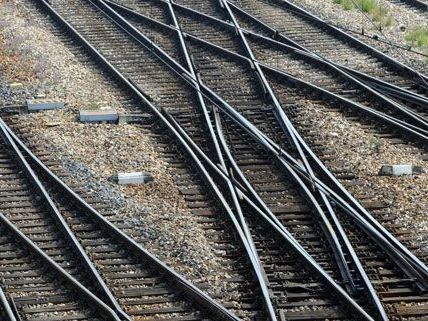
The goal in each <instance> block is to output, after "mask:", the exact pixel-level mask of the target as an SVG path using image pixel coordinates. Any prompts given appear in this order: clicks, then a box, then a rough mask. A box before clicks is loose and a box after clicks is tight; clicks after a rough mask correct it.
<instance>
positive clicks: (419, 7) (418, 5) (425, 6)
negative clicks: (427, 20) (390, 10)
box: [389, 0, 428, 14]
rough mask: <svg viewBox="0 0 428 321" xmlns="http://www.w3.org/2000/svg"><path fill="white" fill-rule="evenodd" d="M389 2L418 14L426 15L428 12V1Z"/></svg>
mask: <svg viewBox="0 0 428 321" xmlns="http://www.w3.org/2000/svg"><path fill="white" fill-rule="evenodd" d="M389 2H391V3H394V4H397V5H400V6H403V5H404V6H405V7H406V8H408V9H411V10H413V11H415V12H418V13H424V14H426V13H427V12H428V2H427V1H426V0H389Z"/></svg>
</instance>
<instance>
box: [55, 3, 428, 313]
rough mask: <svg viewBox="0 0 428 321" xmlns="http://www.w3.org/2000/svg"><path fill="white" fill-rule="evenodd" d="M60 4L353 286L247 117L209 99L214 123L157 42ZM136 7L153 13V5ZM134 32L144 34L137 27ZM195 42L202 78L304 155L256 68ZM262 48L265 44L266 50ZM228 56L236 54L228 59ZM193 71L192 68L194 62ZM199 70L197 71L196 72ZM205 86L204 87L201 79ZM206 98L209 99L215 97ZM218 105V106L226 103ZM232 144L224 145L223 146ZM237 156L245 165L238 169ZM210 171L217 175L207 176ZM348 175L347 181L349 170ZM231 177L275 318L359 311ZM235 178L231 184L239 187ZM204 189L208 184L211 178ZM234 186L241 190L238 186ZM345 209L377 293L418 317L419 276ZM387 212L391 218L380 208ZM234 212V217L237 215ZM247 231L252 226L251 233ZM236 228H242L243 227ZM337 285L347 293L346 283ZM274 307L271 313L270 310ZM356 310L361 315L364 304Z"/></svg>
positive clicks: (232, 46) (229, 40)
mask: <svg viewBox="0 0 428 321" xmlns="http://www.w3.org/2000/svg"><path fill="white" fill-rule="evenodd" d="M101 6H102V4H101ZM53 7H54V8H55V9H56V10H57V11H58V12H59V13H60V14H61V15H62V16H63V17H64V18H65V19H66V20H67V21H68V23H70V24H71V25H72V26H73V27H74V28H75V29H76V30H77V31H78V32H79V33H80V34H81V36H82V37H83V38H85V39H86V40H87V41H89V42H90V43H91V44H92V45H93V46H94V48H95V49H97V50H98V51H99V52H100V53H101V54H102V55H103V56H104V57H105V59H106V60H107V61H108V62H110V63H111V64H112V65H113V66H114V67H116V68H117V69H118V70H119V71H120V72H121V74H122V75H124V76H125V77H126V78H127V79H131V80H132V83H131V84H132V85H133V86H135V88H136V90H137V91H138V92H139V93H140V94H141V95H142V97H144V98H145V99H147V100H148V101H150V102H152V103H153V105H155V106H156V107H157V108H158V110H159V111H165V112H166V114H167V115H168V116H167V117H168V119H170V120H171V122H170V124H173V126H175V128H176V130H177V131H179V130H180V128H181V129H183V130H184V131H185V132H186V133H187V135H188V136H186V135H184V134H183V136H181V137H182V138H183V137H184V138H183V139H186V140H187V141H188V142H191V141H193V142H196V143H197V145H198V146H202V147H201V150H200V151H198V150H196V151H195V152H196V153H199V154H200V155H203V154H206V155H209V157H210V158H211V159H216V158H218V159H219V161H220V162H223V163H228V164H229V165H228V166H230V168H231V169H234V171H235V174H239V173H245V177H246V180H247V182H248V184H249V185H248V187H249V186H253V188H254V191H255V194H257V195H259V197H260V200H259V203H260V204H259V205H262V204H265V205H266V206H267V207H268V208H271V209H273V210H272V211H273V212H274V214H275V218H276V219H277V220H278V221H279V223H281V225H282V226H286V227H287V230H289V231H290V233H291V235H292V236H293V237H294V238H295V239H297V240H298V241H299V243H300V244H302V246H303V248H304V250H305V251H306V252H307V254H310V255H311V257H313V258H315V260H316V262H319V266H320V267H322V268H323V269H324V270H325V271H327V272H326V273H327V275H328V276H330V278H331V277H333V278H334V279H335V280H337V283H338V284H340V285H342V286H346V285H347V284H346V282H341V281H338V280H340V279H341V275H340V273H339V269H338V267H337V264H336V262H335V261H336V260H337V258H336V257H335V254H334V253H333V252H334V251H333V250H332V249H331V244H330V245H329V241H328V240H326V238H328V236H329V234H328V233H325V232H323V231H322V229H321V228H320V226H322V222H321V221H322V219H321V218H320V217H317V215H316V213H314V212H316V211H314V210H311V209H310V208H309V207H308V205H307V204H308V202H307V201H306V200H305V199H304V198H303V197H302V192H301V190H299V189H300V188H301V187H299V184H296V181H294V180H293V179H292V177H291V179H290V176H289V175H284V168H283V167H282V166H281V164H280V165H278V164H277V163H276V162H275V161H273V160H272V156H271V155H269V153H268V152H266V151H265V150H263V149H262V148H261V147H257V146H258V144H259V140H258V139H257V137H256V138H255V137H251V135H249V132H248V130H245V129H243V128H242V126H240V125H242V124H240V123H238V122H236V121H235V120H234V119H233V118H232V117H224V116H223V114H222V116H219V114H217V113H218V112H216V110H217V108H218V106H215V105H212V100H213V99H211V101H210V100H207V102H206V104H207V107H208V109H207V110H208V111H209V112H208V115H209V117H208V118H209V119H210V120H211V123H210V121H208V122H207V121H206V118H205V120H204V117H203V115H201V111H200V107H201V106H200V105H199V104H201V102H200V101H198V99H199V97H198V95H197V92H196V94H195V92H194V89H195V88H194V87H193V86H190V85H189V83H188V82H186V81H183V78H180V77H177V73H176V72H175V71H177V69H174V61H172V60H170V61H168V60H166V59H165V57H163V58H164V59H165V60H166V63H165V60H164V61H163V62H162V61H161V60H159V59H158V58H156V57H154V56H153V54H152V53H153V52H157V49H156V48H155V44H152V48H150V45H148V46H147V45H146V46H141V43H139V42H138V41H136V40H135V38H137V39H138V37H136V34H134V38H132V37H130V35H129V33H127V32H125V31H124V30H123V29H122V28H123V25H122V28H119V27H118V26H117V25H115V24H114V23H112V21H111V20H110V19H107V18H106V16H105V15H104V14H103V13H102V12H101V11H99V9H98V8H97V7H96V6H94V5H92V4H91V3H89V2H86V1H66V2H65V1H63V2H59V1H56V2H55V4H54V6H53ZM204 8H205V9H204V10H208V9H207V8H210V9H213V10H214V9H215V10H216V12H211V13H212V14H216V15H221V14H223V13H221V12H222V11H221V8H213V6H212V5H205V6H204ZM136 9H140V10H147V8H146V7H145V6H143V8H136ZM171 12H172V13H174V10H172V11H171V9H170V13H171ZM155 14H156V15H157V16H158V18H159V17H161V18H162V19H164V22H167V21H169V22H171V20H174V19H173V15H172V16H171V17H169V18H168V16H167V15H166V14H160V13H159V12H158V11H156V13H155ZM223 18H224V16H223ZM159 19H160V18H159ZM183 20H184V22H183ZM183 20H182V19H179V21H180V22H176V23H181V24H183V25H185V24H186V23H187V25H186V27H187V28H189V29H191V28H193V30H194V31H200V32H201V34H202V35H203V36H204V37H209V35H210V33H212V30H213V29H212V28H211V29H210V28H209V27H207V28H205V26H200V27H199V28H200V30H198V29H197V27H196V25H195V23H194V22H192V21H191V20H188V21H185V19H183ZM180 27H181V26H180ZM211 27H212V26H211ZM148 31H149V30H148ZM133 32H134V33H135V31H133ZM149 32H150V31H149ZM152 32H153V35H154V37H156V36H157V37H158V38H157V41H158V42H161V43H162V45H165V47H166V48H168V52H171V53H172V56H174V57H176V58H178V59H177V60H179V61H180V62H181V63H183V62H185V61H189V60H186V57H185V55H184V57H183V53H181V54H180V53H179V50H178V49H177V48H176V47H174V44H173V42H172V41H171V40H169V41H167V40H166V38H165V37H164V36H163V35H162V36H161V34H159V33H156V31H154V30H153V31H152ZM211 40H212V41H218V45H221V47H223V48H228V49H229V50H234V51H237V52H239V53H240V55H245V49H244V48H245V47H243V46H242V44H240V42H239V41H237V40H236V39H234V38H233V37H230V36H226V35H224V34H223V35H222V36H220V37H215V38H212V39H211ZM181 44H182V42H181ZM187 44H188V47H187V49H188V51H189V53H191V55H190V57H191V58H190V59H191V60H192V62H193V64H194V67H195V68H196V70H197V71H198V75H197V77H201V79H202V80H203V84H206V85H207V86H208V87H209V88H212V90H214V91H215V92H216V93H219V94H220V96H221V97H224V98H225V100H226V101H227V103H229V104H231V105H233V106H234V107H235V108H236V109H237V110H238V111H239V112H240V113H242V114H244V115H245V116H246V117H247V119H248V120H249V121H251V123H254V124H257V126H258V127H259V128H260V129H262V130H263V133H265V134H266V135H267V137H268V138H270V139H271V140H273V141H274V142H279V144H280V148H282V149H283V150H284V151H285V152H287V153H291V155H293V156H294V157H296V158H298V157H301V155H299V153H297V152H296V151H295V150H293V146H292V144H289V143H288V142H287V136H286V132H284V131H283V129H282V128H281V123H280V122H279V121H278V118H277V115H275V112H274V108H273V107H272V105H271V103H269V102H268V101H267V100H266V97H263V96H262V95H260V90H259V89H260V87H259V86H260V85H257V84H258V80H257V78H255V75H254V74H253V73H252V71H251V70H248V68H244V67H243V66H242V58H240V60H238V62H237V61H236V60H231V59H230V53H226V52H224V51H222V50H217V51H216V52H214V51H213V50H211V51H210V50H207V49H206V46H205V47H203V46H195V45H194V44H189V43H187ZM210 48H212V46H211V47H210ZM182 49H183V48H182ZM268 49H269V48H268ZM259 51H261V50H260V49H259ZM219 53H221V54H219ZM259 54H260V52H259ZM226 57H228V58H227V59H226ZM256 63H257V62H256ZM168 64H169V67H168ZM175 67H177V66H175ZM187 68H189V69H192V68H191V65H189V66H187ZM174 70H175V71H174ZM268 71H269V70H268ZM270 72H275V71H270ZM194 76H195V77H196V74H194ZM149 80H150V81H149ZM237 80H238V81H239V83H238V82H237ZM199 83H200V86H201V88H202V87H203V85H202V82H199ZM332 87H334V85H333V86H332ZM205 90H206V89H205ZM213 97H214V96H213ZM204 98H205V99H206V97H204ZM293 98H294V97H293ZM296 102H297V101H296V100H291V101H288V102H287V103H288V104H289V105H293V104H295V103H296ZM216 103H217V104H218V101H217V102H216ZM202 107H203V106H202ZM175 121H176V123H175ZM206 126H208V128H211V129H212V131H213V133H214V135H215V136H214V137H217V138H216V139H213V136H211V137H210V136H209V135H208V134H207V131H206ZM289 134H290V132H289ZM291 135H292V136H294V135H295V134H294V133H293V132H291ZM222 137H223V138H224V139H222ZM296 139H297V138H296ZM211 140H214V142H217V144H218V145H219V146H220V147H221V152H220V153H219V152H218V150H217V151H216V149H215V148H213V147H212V146H213V144H212V142H211ZM224 142H225V144H223V143H224ZM214 145H215V144H214ZM227 146H231V148H230V150H228V148H227ZM298 146H300V143H299V144H298ZM229 153H230V155H229ZM225 159H226V161H225ZM234 162H235V165H236V166H237V167H234V166H233V165H234V164H233V163H234ZM208 164H209V163H208ZM200 168H202V167H200ZM215 169H216V167H215V166H212V168H211V170H213V171H215ZM217 171H218V168H217ZM290 173H293V171H290ZM291 176H292V175H291ZM345 176H346V175H345ZM205 177H206V178H209V176H208V175H206V176H205ZM223 177H224V176H223ZM344 179H345V180H346V177H344ZM350 179H352V177H350ZM187 180H188V178H185V180H184V182H186V183H187ZM224 181H225V179H224V178H223V179H222V177H221V175H220V177H216V178H214V179H213V180H212V182H211V186H213V185H214V186H215V184H217V185H218V186H222V190H223V193H224V194H225V195H227V196H226V200H227V201H228V202H231V201H232V202H235V203H234V204H235V210H238V209H239V208H241V210H243V212H245V213H251V215H248V216H247V215H246V216H245V218H244V219H242V221H240V223H239V224H236V225H235V227H236V230H237V231H242V233H241V234H245V233H248V234H245V235H246V237H243V238H242V239H241V242H242V243H243V244H244V246H243V247H245V248H246V249H247V256H248V257H249V258H250V261H252V260H257V259H258V260H259V262H260V263H259V264H254V265H257V266H259V268H258V269H257V268H254V269H255V271H256V272H258V273H260V274H261V278H258V282H259V283H260V287H261V288H262V289H263V286H266V288H267V289H268V290H269V291H268V294H267V295H266V296H265V305H267V306H268V307H269V303H270V304H272V307H273V308H274V314H273V315H272V314H270V315H269V317H270V319H272V320H274V319H279V320H281V319H284V320H285V319H287V320H288V319H289V320H305V319H311V320H314V319H315V320H317V319H319V320H323V319H326V318H328V319H333V320H336V319H346V320H347V319H349V318H350V315H349V313H348V309H347V308H346V307H345V306H346V305H341V304H339V303H338V302H337V301H336V300H335V299H332V297H331V293H330V288H331V286H332V283H329V278H328V277H326V276H323V275H322V273H320V272H319V270H318V274H313V273H312V272H310V270H307V269H304V268H303V265H302V261H301V260H302V256H303V262H305V259H306V263H308V262H311V261H310V260H308V259H307V258H305V257H304V255H301V253H302V251H301V252H299V251H297V252H299V253H300V256H299V258H300V260H299V261H296V256H294V255H295V254H294V255H292V254H290V253H289V252H286V251H283V241H284V239H283V238H282V237H284V235H285V233H284V230H281V227H280V225H273V224H271V223H269V222H270V221H269V220H266V219H263V218H261V217H260V216H259V215H258V214H257V210H256V208H257V207H254V206H251V203H248V204H245V205H244V204H241V203H240V202H237V200H236V199H235V200H233V197H234V195H236V194H235V192H234V189H233V188H230V189H229V190H228V189H227V188H226V187H224ZM230 184H231V183H230ZM230 184H229V187H230V186H232V185H233V184H232V185H230ZM192 186H193V184H192ZM205 188H209V184H208V186H206V187H205ZM234 188H235V189H236V186H235V187H234ZM214 191H215V190H214ZM214 194H215V193H214ZM191 195H192V194H191ZM193 195H195V194H193ZM238 195H239V194H238ZM320 195H322V194H320ZM319 197H322V196H319ZM231 199H232V200H231ZM217 201H218V200H217ZM220 203H221V202H220ZM225 203H227V202H223V205H224V206H226V205H225ZM326 206H327V205H326ZM322 210H323V211H326V212H328V211H329V210H328V208H327V209H326V208H322ZM345 212H346V210H345V211H343V212H342V211H341V210H340V209H339V210H338V215H339V216H340V218H341V221H342V222H344V223H343V228H344V229H345V231H346V234H347V235H349V238H350V241H351V242H352V243H353V244H354V247H355V251H356V252H357V253H358V257H359V258H360V259H361V261H362V262H363V266H364V268H365V270H366V272H367V274H368V275H369V278H370V279H371V280H372V281H373V280H375V281H373V283H374V285H375V288H376V290H377V293H378V294H381V295H380V297H381V299H382V301H383V307H385V308H386V310H387V313H388V315H389V317H390V318H391V319H394V318H400V317H406V316H414V315H415V314H412V313H414V311H419V312H421V313H423V309H422V311H421V309H420V308H415V310H414V311H413V310H412V309H411V308H410V309H408V310H407V311H408V312H407V313H408V315H406V313H402V311H401V310H400V309H399V308H397V307H401V306H400V302H403V300H405V298H404V297H407V296H408V297H412V298H413V299H412V300H416V301H421V302H424V301H425V298H424V297H423V295H421V294H420V293H419V292H418V291H417V289H415V287H414V283H415V280H414V279H411V278H407V277H406V276H405V275H404V274H403V271H400V268H398V267H397V266H396V264H395V263H394V262H393V260H391V258H390V257H388V256H387V255H385V254H384V252H383V251H382V250H381V249H380V248H379V247H378V246H376V245H375V244H373V242H372V241H371V240H369V238H367V236H365V234H362V233H361V232H360V231H359V230H358V229H356V228H355V226H354V225H353V224H352V221H351V220H349V218H347V217H346V213H345ZM314 214H315V215H314ZM378 215H379V217H380V218H382V213H381V211H379V213H378ZM207 216H208V217H210V218H211V217H214V216H215V214H214V213H209V214H208V215H207ZM231 217H232V218H233V215H232V216H231ZM229 219H230V218H229ZM385 224H386V225H387V226H388V227H389V228H390V229H391V230H395V232H396V234H397V236H399V235H400V234H401V233H400V230H399V228H398V227H395V226H394V222H393V221H392V220H391V221H389V222H385ZM273 226H274V230H275V229H276V231H280V230H281V231H282V233H278V234H277V236H276V237H275V238H273V237H271V234H272V227H273ZM246 228H247V229H248V231H245V230H246ZM235 233H237V232H236V231H235ZM238 234H239V233H238ZM235 235H236V234H235ZM287 240H288V243H289V246H290V248H291V249H294V250H296V249H297V250H299V247H298V246H297V245H296V244H294V243H293V241H290V238H287ZM243 257H245V255H243ZM247 259H248V258H247ZM346 263H349V264H350V266H352V260H351V257H347V259H346ZM313 267H315V268H316V267H317V266H316V265H315V264H313ZM247 268H248V267H247ZM357 270H358V269H355V267H353V269H352V277H353V278H355V281H356V282H357V284H356V286H357V288H358V289H357V290H358V291H357V292H360V291H362V292H360V295H357V302H358V304H360V305H362V306H363V307H364V308H365V309H366V310H367V311H370V313H374V314H375V315H376V314H377V313H379V312H380V311H379V310H377V309H378V308H379V307H377V308H376V307H375V306H373V304H372V303H373V302H370V300H368V299H367V296H366V297H365V295H367V291H369V290H368V289H365V285H364V282H363V280H362V279H360V277H361V275H360V276H358V273H357ZM256 274H257V273H256ZM333 288H334V286H333ZM334 289H335V290H336V291H338V288H334ZM338 293H339V297H341V300H340V301H341V302H343V301H347V300H348V299H347V297H346V296H341V295H340V291H339V292H338ZM363 293H365V295H364V294H363ZM336 294H337V293H336ZM415 297H417V299H415ZM385 298H389V299H385ZM340 301H339V302H340ZM347 303H348V304H351V308H353V309H355V308H356V307H355V305H353V304H354V303H352V302H351V301H349V300H348V302H347ZM302 306H305V307H306V309H304V311H303V312H302V311H299V312H298V310H299V307H302ZM267 310H268V311H269V309H267ZM357 310H358V309H357ZM354 312H355V313H361V311H360V312H358V311H354ZM257 317H260V315H259V316H257ZM355 319H356V320H357V319H358V317H357V316H356V317H355ZM383 319H385V318H383Z"/></svg>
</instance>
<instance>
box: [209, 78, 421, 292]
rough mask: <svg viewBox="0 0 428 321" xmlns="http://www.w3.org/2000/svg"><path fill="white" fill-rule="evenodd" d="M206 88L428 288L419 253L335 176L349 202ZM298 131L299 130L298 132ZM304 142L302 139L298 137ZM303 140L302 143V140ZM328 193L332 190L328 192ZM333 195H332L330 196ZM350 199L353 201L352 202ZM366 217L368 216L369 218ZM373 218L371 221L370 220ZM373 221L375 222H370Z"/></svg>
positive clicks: (263, 142)
mask: <svg viewBox="0 0 428 321" xmlns="http://www.w3.org/2000/svg"><path fill="white" fill-rule="evenodd" d="M201 88H202V89H203V90H204V92H205V93H206V94H207V95H208V96H211V97H212V99H213V100H214V101H215V102H216V103H217V104H218V106H220V110H222V111H224V112H225V113H226V114H228V115H229V116H230V117H231V118H233V119H235V120H236V123H237V124H238V125H239V126H240V127H241V128H243V129H244V130H246V131H247V132H248V133H249V134H250V135H251V136H253V137H255V138H256V140H257V141H258V143H259V144H260V146H261V147H263V148H264V149H265V150H266V151H267V152H269V153H271V154H272V156H273V157H275V158H277V159H278V161H279V162H280V163H282V164H283V165H284V166H285V168H286V169H287V171H288V168H289V166H288V163H284V160H283V159H282V157H283V156H286V158H287V159H289V161H290V162H292V163H295V166H298V169H299V171H300V172H301V173H302V175H305V177H306V178H307V179H308V180H309V181H310V180H311V179H313V180H314V182H316V183H317V186H318V187H319V186H322V188H323V191H324V192H325V193H326V195H328V196H329V194H331V195H334V196H335V197H336V198H338V200H339V201H338V200H337V199H336V200H333V201H334V202H336V203H337V202H339V203H340V204H342V205H343V206H344V207H345V208H347V211H346V212H347V213H348V214H352V215H351V217H353V218H354V219H355V220H356V222H358V223H359V226H361V227H362V228H363V230H364V231H365V232H366V234H367V235H368V236H369V237H371V238H372V239H373V240H374V241H375V242H376V243H377V244H378V245H379V246H380V247H381V248H382V249H384V251H385V252H386V253H387V254H388V255H389V256H390V258H391V259H392V260H393V261H394V262H396V263H397V265H398V266H399V267H401V268H402V269H403V271H404V272H405V273H406V274H408V275H409V276H410V278H415V279H417V280H418V283H417V285H418V286H419V288H420V289H421V290H422V291H426V290H427V288H428V287H427V286H428V268H427V267H426V266H425V265H424V264H423V263H422V262H421V261H420V260H419V259H418V258H417V257H416V256H414V255H413V254H412V253H411V252H410V251H409V250H408V249H407V248H406V247H405V246H404V245H402V244H401V243H400V242H399V241H398V240H397V239H395V238H394V237H393V236H392V235H391V234H390V233H389V232H388V231H387V230H386V229H385V228H384V227H383V226H382V225H381V224H380V223H379V222H377V221H376V220H375V219H374V218H373V217H372V216H371V215H370V214H369V212H368V211H366V210H365V209H364V208H363V207H362V206H361V204H359V203H358V202H357V201H356V200H355V199H354V198H353V197H352V196H351V195H350V194H349V193H347V191H346V190H345V189H344V188H343V186H341V185H340V183H339V182H338V181H337V180H335V181H334V180H333V182H335V184H338V185H339V186H336V188H339V189H340V190H341V191H342V192H343V191H344V192H346V193H347V194H345V195H346V197H347V198H348V199H349V200H350V201H348V202H346V201H344V200H343V199H342V198H340V197H339V196H338V194H336V193H335V192H334V191H333V190H332V189H330V188H327V187H326V186H325V184H323V183H322V181H320V180H319V179H318V178H317V177H316V176H315V177H310V176H309V174H308V173H307V172H306V169H305V168H304V167H302V165H301V164H300V163H299V162H298V161H297V160H295V159H294V158H293V157H292V156H290V155H289V154H288V153H286V152H285V151H284V150H282V149H281V148H280V147H279V146H278V145H276V144H275V143H273V142H272V141H270V140H269V139H268V138H267V137H266V136H265V135H264V134H263V133H262V132H260V131H259V130H258V129H257V128H256V127H255V126H254V125H252V124H251V123H250V122H249V121H248V120H247V119H246V118H245V117H243V116H242V115H240V114H239V113H238V112H237V111H235V110H234V109H233V108H231V107H230V106H229V105H228V104H227V103H226V102H225V101H223V100H222V99H221V98H220V97H219V96H217V95H216V94H215V93H214V92H213V91H212V90H211V89H209V88H207V87H205V86H201ZM296 135H298V133H297V132H296ZM299 140H301V141H302V142H303V143H304V141H303V139H302V138H301V137H299ZM303 143H302V144H303ZM304 146H305V148H308V151H309V152H310V153H311V154H312V158H314V159H316V160H317V162H316V163H317V164H318V162H319V163H320V164H322V162H321V161H320V160H319V159H318V158H317V157H316V156H315V154H314V153H313V152H312V151H311V150H310V149H309V147H307V145H306V144H304ZM320 168H321V169H323V170H325V171H326V172H325V174H327V175H330V176H331V177H333V178H334V176H333V175H332V174H331V173H330V172H329V171H328V170H327V169H326V168H325V167H324V166H320ZM328 193H329V194H328ZM329 197H331V196H329ZM349 202H350V203H349ZM350 204H354V205H355V206H356V208H358V209H359V210H361V211H362V215H360V213H358V212H357V211H356V210H355V209H354V208H353V207H351V206H350ZM356 204H358V205H356ZM366 218H367V219H366ZM369 222H370V223H369ZM371 224H373V225H371Z"/></svg>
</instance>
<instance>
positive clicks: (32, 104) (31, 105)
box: [27, 99, 64, 111]
mask: <svg viewBox="0 0 428 321" xmlns="http://www.w3.org/2000/svg"><path fill="white" fill-rule="evenodd" d="M63 107H64V103H62V102H58V101H52V100H46V99H28V100H27V108H28V111H37V110H50V109H60V108H63Z"/></svg>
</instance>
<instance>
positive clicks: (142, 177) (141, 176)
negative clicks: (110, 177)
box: [117, 172, 153, 185]
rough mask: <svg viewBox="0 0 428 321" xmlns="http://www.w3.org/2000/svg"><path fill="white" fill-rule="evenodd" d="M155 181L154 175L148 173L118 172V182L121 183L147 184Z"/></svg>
mask: <svg viewBox="0 0 428 321" xmlns="http://www.w3.org/2000/svg"><path fill="white" fill-rule="evenodd" d="M151 181H153V177H152V176H151V175H150V174H148V173H143V172H133V173H119V174H117V182H118V184H120V185H127V184H146V183H149V182H151Z"/></svg>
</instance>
